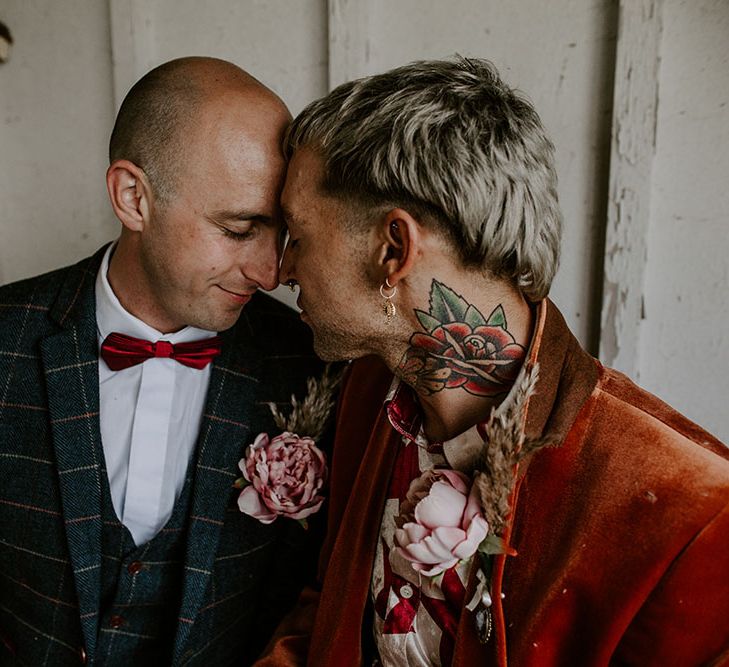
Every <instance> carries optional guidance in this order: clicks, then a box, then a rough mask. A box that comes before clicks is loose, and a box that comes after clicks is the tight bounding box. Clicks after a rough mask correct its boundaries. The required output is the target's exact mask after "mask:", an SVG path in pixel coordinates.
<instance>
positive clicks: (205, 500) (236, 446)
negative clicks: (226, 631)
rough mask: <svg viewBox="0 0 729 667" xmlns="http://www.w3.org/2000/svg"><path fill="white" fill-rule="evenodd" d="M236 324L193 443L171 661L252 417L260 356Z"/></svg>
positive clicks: (197, 601) (202, 579) (212, 549)
mask: <svg viewBox="0 0 729 667" xmlns="http://www.w3.org/2000/svg"><path fill="white" fill-rule="evenodd" d="M246 327H247V324H246V318H245V314H244V315H243V318H242V320H241V323H240V324H239V325H238V326H237V327H234V328H233V329H231V330H229V331H227V332H225V333H224V334H223V348H222V353H221V355H220V357H218V359H217V360H216V361H215V362H214V365H213V369H212V373H211V376H210V386H209V388H208V394H207V400H206V404H205V410H204V413H203V418H202V422H201V425H200V435H199V437H198V442H197V460H196V465H195V472H194V481H193V492H192V501H191V506H190V521H189V534H188V539H187V548H186V552H185V575H184V581H183V590H182V603H181V607H180V619H179V621H180V622H179V624H178V629H177V636H176V639H175V649H174V651H175V653H174V660H175V662H177V661H179V660H180V659H181V655H182V651H183V649H184V647H185V644H186V642H187V639H188V637H189V635H190V631H191V629H192V625H193V623H194V621H195V618H196V617H197V615H198V613H199V611H200V607H201V605H202V602H203V600H204V599H205V594H206V591H207V588H208V585H209V583H210V577H211V574H212V569H213V564H214V561H215V556H216V553H217V550H218V542H219V540H220V533H221V529H222V527H223V523H224V521H225V512H226V506H227V501H228V500H229V498H230V495H231V487H232V485H233V482H234V481H235V479H236V478H237V477H239V476H240V474H239V472H238V468H237V464H238V458H239V456H240V452H241V451H242V450H243V448H244V447H245V445H247V444H248V443H249V442H250V440H251V437H250V434H251V430H252V427H251V417H252V412H253V407H254V405H255V401H256V397H257V395H258V390H259V377H260V370H261V363H262V353H261V351H260V350H259V349H258V348H257V347H256V346H255V345H254V343H253V341H252V339H251V337H250V336H249V335H246V334H245V333H242V332H244V331H245V330H246Z"/></svg>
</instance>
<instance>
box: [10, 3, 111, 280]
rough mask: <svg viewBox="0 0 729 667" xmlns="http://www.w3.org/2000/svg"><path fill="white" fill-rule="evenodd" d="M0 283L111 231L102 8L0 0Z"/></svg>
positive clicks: (92, 244) (107, 66) (81, 252)
mask: <svg viewBox="0 0 729 667" xmlns="http://www.w3.org/2000/svg"><path fill="white" fill-rule="evenodd" d="M0 20H2V21H3V22H4V23H5V24H6V25H7V26H8V27H9V28H10V32H11V33H12V35H13V38H14V42H15V43H14V44H13V47H12V52H11V56H10V60H9V61H8V62H6V63H5V64H2V65H0V284H2V283H6V282H10V281H11V280H15V279H18V278H23V277H27V276H32V275H35V274H38V273H42V272H44V271H48V270H50V269H53V268H56V267H58V266H62V265H64V264H68V263H71V262H74V261H77V260H78V259H80V258H82V257H85V256H86V255H87V254H89V253H90V252H92V251H93V250H95V249H96V248H97V247H99V246H100V245H102V243H104V242H105V241H107V240H108V239H110V238H113V237H114V235H115V234H116V229H117V227H116V224H115V218H114V217H113V215H112V214H111V212H110V209H109V207H108V206H107V204H106V185H105V182H104V173H105V171H106V165H107V158H106V146H107V143H108V137H109V133H110V132H111V127H112V120H113V119H112V113H113V109H112V100H111V60H110V58H109V12H108V7H107V4H106V3H105V2H90V1H89V0H64V1H63V2H47V1H46V2H43V1H40V0H3V2H2V3H1V4H0Z"/></svg>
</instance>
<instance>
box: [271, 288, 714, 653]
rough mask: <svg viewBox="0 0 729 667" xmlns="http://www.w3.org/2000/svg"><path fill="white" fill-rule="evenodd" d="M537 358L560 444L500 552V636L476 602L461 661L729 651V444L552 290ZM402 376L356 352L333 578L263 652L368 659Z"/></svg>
mask: <svg viewBox="0 0 729 667" xmlns="http://www.w3.org/2000/svg"><path fill="white" fill-rule="evenodd" d="M529 361H530V362H532V363H533V362H535V361H538V362H539V365H540V378H539V382H538V385H537V391H536V394H535V395H534V396H532V398H531V401H530V404H529V408H528V412H527V423H526V433H527V437H529V438H537V437H542V436H547V437H548V438H549V439H550V440H552V441H553V442H555V443H556V446H550V447H546V448H544V449H542V450H539V451H538V452H537V453H536V454H535V455H534V456H533V457H532V459H531V460H530V461H529V462H528V464H527V465H526V466H525V465H522V468H521V469H520V471H519V482H518V484H517V489H516V491H515V494H514V505H513V515H512V521H511V525H510V527H509V534H508V540H509V542H510V545H511V546H512V547H513V548H514V549H516V551H517V555H516V556H509V557H506V556H500V557H497V558H496V560H495V566H494V574H493V582H492V598H493V601H494V604H493V607H492V613H493V618H494V632H493V633H492V636H491V639H490V640H489V642H488V643H486V644H485V645H484V644H480V643H479V641H478V638H477V636H476V633H475V625H474V619H473V615H472V613H471V612H470V611H468V610H466V609H465V608H464V609H463V610H462V613H461V619H460V625H459V628H458V634H457V637H456V647H455V654H454V660H453V665H454V666H466V665H468V666H470V665H506V664H511V665H538V666H539V667H547V666H550V665H560V666H561V665H580V666H586V665H607V664H615V665H640V666H647V665H661V666H662V667H663V666H666V665H699V664H712V665H719V664H729V460H728V455H729V452H728V451H727V449H726V448H725V447H724V445H722V444H721V443H720V442H719V441H718V440H716V439H715V438H713V437H712V436H711V435H709V434H708V433H706V432H705V431H703V430H702V429H701V428H699V427H698V426H696V425H695V424H693V423H692V422H690V421H689V420H687V419H686V418H684V417H683V416H681V415H680V414H678V413H677V412H675V411H674V410H673V409H671V408H670V407H669V406H668V405H666V404H665V403H663V402H661V401H660V400H658V399H657V398H655V397H654V396H652V395H651V394H649V393H647V392H645V391H643V390H641V389H640V388H638V387H637V386H635V385H634V384H633V383H632V382H631V381H630V380H628V379H627V378H626V377H625V376H623V375H621V374H620V373H618V372H616V371H613V370H610V369H608V368H604V367H602V366H601V365H600V363H599V362H598V361H596V360H595V359H594V358H592V357H591V356H589V355H588V354H587V353H586V352H584V351H583V350H582V349H581V348H580V346H579V344H578V343H577V341H576V340H575V338H574V337H573V336H572V334H571V333H570V331H569V330H568V328H567V326H566V324H565V322H564V320H563V319H562V316H561V315H560V313H559V311H558V310H557V309H556V307H555V306H554V305H553V304H552V303H551V302H550V301H544V302H542V303H541V304H540V305H539V308H538V316H537V324H536V329H535V335H534V338H533V341H532V344H531V346H530V351H529ZM391 379H392V375H391V374H390V373H389V372H388V371H387V369H386V368H385V367H384V366H383V365H382V364H381V363H380V362H379V361H376V360H374V359H372V358H368V359H363V360H360V361H357V362H355V363H354V364H353V365H352V367H351V369H350V372H349V375H348V378H347V380H346V384H345V386H344V388H343V390H342V395H341V399H340V406H339V413H338V421H337V433H336V441H335V446H334V453H333V457H332V461H331V490H330V504H329V533H328V536H327V539H326V541H325V544H324V547H323V550H322V556H321V566H320V577H321V583H322V585H321V590H320V591H314V590H307V591H305V592H304V593H303V594H302V597H301V600H300V604H299V607H298V609H297V610H295V612H294V613H293V614H292V615H291V616H290V617H289V619H288V621H287V622H286V623H285V624H284V625H282V626H281V627H280V629H279V633H278V635H277V638H276V639H275V640H274V641H273V642H272V644H271V645H269V649H268V652H267V654H265V657H264V658H262V659H261V661H260V663H259V664H260V665H261V666H262V665H276V666H284V665H303V664H308V665H312V666H313V667H328V666H331V667H342V666H345V665H360V664H362V661H363V641H362V637H363V636H364V637H368V636H369V635H370V633H371V627H370V622H369V619H368V618H367V617H366V614H365V611H366V608H367V601H368V593H369V585H370V576H371V571H372V566H373V559H374V554H375V544H376V540H377V535H378V531H379V528H380V517H381V513H382V508H383V504H384V499H385V496H386V492H387V487H388V482H389V477H390V471H391V469H392V466H393V463H394V460H395V455H396V451H397V446H396V445H397V442H398V439H399V437H400V436H399V435H398V434H397V432H396V431H395V430H394V429H393V428H392V427H391V426H390V423H389V421H388V419H387V416H386V414H385V411H384V410H383V409H382V400H383V398H384V395H385V393H386V391H387V389H388V387H389V385H390V381H391ZM474 579H475V577H472V580H471V586H470V590H469V591H468V593H467V595H466V600H470V597H471V595H472V592H473V589H474V586H475V581H474ZM502 594H503V599H502Z"/></svg>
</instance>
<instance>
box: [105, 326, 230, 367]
mask: <svg viewBox="0 0 729 667" xmlns="http://www.w3.org/2000/svg"><path fill="white" fill-rule="evenodd" d="M221 344H222V339H221V338H220V336H213V337H212V338H205V339H204V340H196V341H193V342H192V343H177V344H176V345H173V344H172V343H170V342H168V341H166V340H158V341H157V342H156V343H151V342H150V341H148V340H142V339H141V338H132V337H131V336H125V335H124V334H120V333H116V332H115V333H111V334H109V335H108V336H107V337H106V339H105V340H104V342H103V343H102V344H101V358H102V359H103V360H104V361H105V362H106V365H107V366H108V367H109V368H111V370H113V371H120V370H123V369H124V368H129V367H130V366H136V365H137V364H141V363H142V362H143V361H146V360H147V359H152V358H153V357H162V358H166V359H174V360H175V361H179V362H180V363H181V364H184V365H185V366H190V367H191V368H197V369H198V370H200V369H202V368H205V366H207V365H208V364H209V363H210V362H211V361H212V360H213V359H215V357H217V356H218V355H219V354H220V347H221Z"/></svg>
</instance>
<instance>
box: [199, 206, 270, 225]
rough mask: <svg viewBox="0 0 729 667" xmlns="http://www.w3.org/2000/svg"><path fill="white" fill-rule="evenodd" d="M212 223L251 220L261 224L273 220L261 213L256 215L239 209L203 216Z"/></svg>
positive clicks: (214, 212)
mask: <svg viewBox="0 0 729 667" xmlns="http://www.w3.org/2000/svg"><path fill="white" fill-rule="evenodd" d="M205 217H206V218H207V219H208V220H211V221H212V222H216V223H220V222H225V221H226V220H251V221H253V222H260V223H263V224H268V223H270V222H271V221H272V220H273V218H272V217H271V216H270V215H264V214H263V213H256V212H255V211H249V210H247V209H241V210H238V211H226V210H221V211H213V212H212V213H209V214H207V215H206V216H205Z"/></svg>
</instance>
